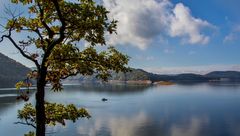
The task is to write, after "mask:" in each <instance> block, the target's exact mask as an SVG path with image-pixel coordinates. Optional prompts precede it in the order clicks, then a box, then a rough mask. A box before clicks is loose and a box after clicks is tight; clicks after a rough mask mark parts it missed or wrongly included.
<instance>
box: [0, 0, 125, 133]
mask: <svg viewBox="0 0 240 136" xmlns="http://www.w3.org/2000/svg"><path fill="white" fill-rule="evenodd" d="M11 2H12V3H14V4H18V5H22V6H24V7H27V8H28V13H25V14H24V13H22V14H15V12H11V11H10V10H7V13H8V15H10V18H9V19H8V20H7V23H6V25H4V29H5V31H4V32H3V34H2V36H1V39H0V42H1V41H3V40H4V39H8V40H10V42H11V43H12V45H13V46H14V47H15V48H16V49H17V50H18V51H19V52H20V54H21V55H22V56H24V57H25V58H26V59H28V60H30V61H32V62H33V63H34V64H35V65H36V70H34V71H32V72H31V73H30V74H29V77H31V78H36V80H37V91H36V96H35V98H36V104H35V109H34V108H32V106H31V105H25V110H23V111H27V110H29V111H28V112H27V114H28V113H31V112H32V113H34V114H31V116H36V117H35V119H33V120H32V121H33V122H35V123H36V126H35V127H36V135H37V136H44V135H45V124H46V123H49V120H48V118H46V116H48V115H46V114H47V111H46V109H49V105H50V106H54V104H49V103H46V102H45V100H44V95H45V85H46V84H47V83H50V84H51V85H52V90H54V91H60V90H61V89H62V85H61V80H62V79H66V78H68V77H69V76H74V75H77V74H82V75H92V74H96V75H97V77H98V78H101V79H103V80H107V78H108V76H110V74H109V70H111V71H116V72H119V71H123V72H125V71H127V70H128V68H127V67H126V65H127V63H128V60H129V58H128V56H126V55H124V54H122V53H120V52H119V51H117V50H116V49H115V48H113V47H109V48H108V50H106V51H101V52H100V51H97V50H96V49H95V47H96V45H106V42H105V34H106V32H108V33H110V34H112V33H115V32H116V23H117V21H115V20H112V21H111V20H109V19H108V17H107V14H108V11H107V10H106V9H105V8H104V7H103V6H101V5H97V4H96V3H95V2H94V1H93V0H76V1H75V2H72V1H68V0H11ZM16 34H24V35H27V38H26V39H24V40H20V41H16V39H14V36H15V35H16ZM81 41H85V42H87V43H89V44H90V46H89V47H87V48H83V47H79V44H78V43H81ZM33 47H34V48H33ZM55 106H57V107H58V108H59V106H60V107H61V106H62V105H55ZM71 106H73V105H70V108H71ZM45 108H46V109H45ZM65 108H67V107H65ZM73 109H75V108H74V107H73ZM19 112H20V114H19V116H20V118H21V119H23V118H25V117H26V118H27V119H29V116H21V115H24V114H21V113H22V112H21V111H19ZM83 113H85V111H83ZM82 115H84V114H82ZM79 116H80V115H79ZM84 117H88V115H87V114H86V115H85V116H84ZM26 118H25V119H26ZM62 118H63V119H64V116H63V117H62ZM65 118H66V117H65ZM76 118H77V117H76ZM26 121H27V120H26ZM55 121H57V122H61V121H59V120H55ZM28 124H30V123H28ZM30 125H31V124H30ZM33 126H34V125H33ZM31 134H32V133H31Z"/></svg>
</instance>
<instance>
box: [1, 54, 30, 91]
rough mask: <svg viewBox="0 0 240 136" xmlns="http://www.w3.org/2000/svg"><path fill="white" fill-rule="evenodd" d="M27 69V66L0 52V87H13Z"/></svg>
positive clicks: (24, 74) (23, 76) (21, 78)
mask: <svg viewBox="0 0 240 136" xmlns="http://www.w3.org/2000/svg"><path fill="white" fill-rule="evenodd" d="M29 71H30V69H29V68H27V67H25V66H24V65H22V64H20V63H18V62H16V61H15V60H13V59H10V58H9V57H7V56H5V55H3V54H1V53H0V88H3V87H14V85H15V83H16V82H18V81H20V80H23V79H24V78H25V77H26V74H27V73H28V72H29Z"/></svg>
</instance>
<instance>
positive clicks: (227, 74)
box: [205, 71, 240, 81]
mask: <svg viewBox="0 0 240 136" xmlns="http://www.w3.org/2000/svg"><path fill="white" fill-rule="evenodd" d="M205 76H206V77H209V78H214V79H228V80H232V81H240V72H237V71H214V72H210V73H208V74H206V75H205Z"/></svg>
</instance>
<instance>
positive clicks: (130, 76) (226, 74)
mask: <svg viewBox="0 0 240 136" xmlns="http://www.w3.org/2000/svg"><path fill="white" fill-rule="evenodd" d="M111 75H112V77H110V78H109V80H119V81H129V80H131V81H132V80H134V81H136V80H151V81H152V82H156V81H172V82H176V83H185V82H209V81H210V80H211V81H223V80H222V79H224V80H226V79H227V80H229V81H240V72H236V71H215V72H211V73H209V74H206V75H198V74H191V73H186V74H178V75H159V74H153V73H149V72H146V71H144V70H142V69H131V72H127V73H125V74H124V73H122V72H120V73H116V72H112V74H111ZM73 81H74V82H75V83H77V82H95V81H98V79H96V78H95V76H87V77H84V76H80V75H79V76H76V77H73V78H70V79H68V81H67V82H69V83H70V82H73ZM67 82H65V83H67Z"/></svg>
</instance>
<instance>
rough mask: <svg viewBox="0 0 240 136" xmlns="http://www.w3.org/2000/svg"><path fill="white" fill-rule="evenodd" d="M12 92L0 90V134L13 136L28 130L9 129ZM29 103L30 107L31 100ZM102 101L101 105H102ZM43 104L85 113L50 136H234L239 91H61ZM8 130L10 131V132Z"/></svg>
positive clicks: (207, 87) (239, 126) (206, 87)
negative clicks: (85, 116)
mask: <svg viewBox="0 0 240 136" xmlns="http://www.w3.org/2000/svg"><path fill="white" fill-rule="evenodd" d="M16 95H17V94H16V91H14V90H12V89H8V90H4V89H2V90H0V134H1V135H4V136H15V135H16V136H19V135H23V134H24V133H26V132H28V131H29V130H31V128H30V127H26V126H22V125H15V124H13V122H15V121H17V119H16V114H17V110H18V109H20V108H21V107H22V106H23V104H24V103H23V102H22V101H16V99H15V97H16ZM33 96H34V95H33V94H32V97H31V99H30V101H31V102H34V98H33ZM102 98H107V99H108V101H107V102H102V101H101V99H102ZM46 99H47V100H48V101H51V102H60V103H64V104H70V103H74V104H76V105H77V106H78V107H85V108H87V109H88V111H89V112H90V113H91V115H92V118H91V119H89V120H88V119H80V120H79V121H77V122H76V123H71V122H68V123H67V126H66V127H61V126H56V127H52V128H48V132H54V133H52V134H49V135H53V136H239V135H240V85H239V84H235V83H234V84H229V83H228V84H216V83H215V84H213V83H212V84H192V85H186V84H185V85H173V86H126V85H114V86H110V85H107V86H102V85H97V86H93V85H84V86H67V87H65V90H64V91H63V92H60V93H54V92H51V91H48V93H47V96H46ZM13 130H14V131H13Z"/></svg>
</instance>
